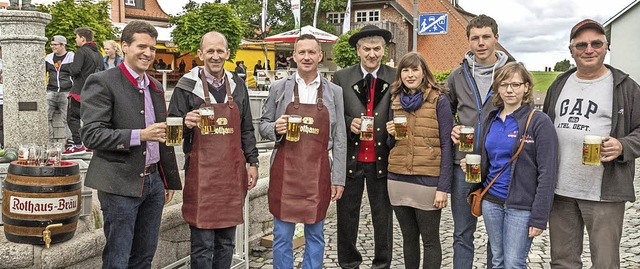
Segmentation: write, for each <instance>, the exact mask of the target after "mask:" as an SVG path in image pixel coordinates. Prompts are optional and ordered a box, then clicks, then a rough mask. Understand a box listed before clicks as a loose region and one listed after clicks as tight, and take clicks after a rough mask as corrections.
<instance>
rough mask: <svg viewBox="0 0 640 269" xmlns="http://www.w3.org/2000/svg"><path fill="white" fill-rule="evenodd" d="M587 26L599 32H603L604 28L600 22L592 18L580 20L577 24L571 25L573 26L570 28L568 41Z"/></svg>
mask: <svg viewBox="0 0 640 269" xmlns="http://www.w3.org/2000/svg"><path fill="white" fill-rule="evenodd" d="M587 28H591V29H595V30H597V31H598V32H600V33H601V34H603V35H604V34H605V30H604V27H602V24H600V23H599V22H597V21H594V20H592V19H586V20H583V21H581V22H579V23H578V24H576V25H575V26H573V28H571V35H570V36H569V41H571V39H573V38H574V37H576V35H577V34H578V33H579V32H580V31H582V30H584V29H587Z"/></svg>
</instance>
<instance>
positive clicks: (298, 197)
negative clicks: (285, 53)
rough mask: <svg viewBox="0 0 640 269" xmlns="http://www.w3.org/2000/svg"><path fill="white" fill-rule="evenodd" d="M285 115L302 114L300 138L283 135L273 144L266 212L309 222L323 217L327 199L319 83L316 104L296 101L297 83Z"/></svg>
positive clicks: (325, 115) (325, 116)
mask: <svg viewBox="0 0 640 269" xmlns="http://www.w3.org/2000/svg"><path fill="white" fill-rule="evenodd" d="M293 94H294V101H293V102H292V103H289V105H287V109H286V111H285V114H286V115H300V116H302V124H301V125H300V140H299V141H298V142H290V141H287V140H286V139H285V138H282V141H280V142H279V144H277V145H276V148H277V151H276V156H275V159H274V160H273V164H271V171H270V179H269V211H270V212H271V214H273V215H274V216H275V217H276V218H278V219H280V220H283V221H286V222H295V223H298V222H301V223H306V224H313V223H317V222H319V221H321V220H323V219H324V218H325V217H326V214H327V208H328V207H329V203H330V202H331V168H330V165H329V155H328V152H327V146H328V144H329V135H330V132H329V122H330V121H329V111H328V109H327V108H326V107H325V106H324V104H323V102H322V85H320V87H319V88H318V101H317V104H300V97H299V95H298V84H297V83H296V84H295V86H294V88H293Z"/></svg>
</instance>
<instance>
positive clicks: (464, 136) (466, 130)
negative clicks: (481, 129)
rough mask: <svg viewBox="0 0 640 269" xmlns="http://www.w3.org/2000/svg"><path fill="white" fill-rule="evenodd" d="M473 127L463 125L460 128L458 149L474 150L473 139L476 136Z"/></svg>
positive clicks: (463, 150)
mask: <svg viewBox="0 0 640 269" xmlns="http://www.w3.org/2000/svg"><path fill="white" fill-rule="evenodd" d="M474 131H475V130H474V129H473V127H467V126H462V128H461V129H460V144H458V150H459V151H461V152H473V139H474V137H475V136H476V135H475V133H474Z"/></svg>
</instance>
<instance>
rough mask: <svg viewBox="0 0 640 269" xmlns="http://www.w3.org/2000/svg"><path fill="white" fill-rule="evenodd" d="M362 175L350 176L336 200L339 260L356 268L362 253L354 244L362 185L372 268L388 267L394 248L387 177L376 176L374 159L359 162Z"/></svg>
mask: <svg viewBox="0 0 640 269" xmlns="http://www.w3.org/2000/svg"><path fill="white" fill-rule="evenodd" d="M359 165H360V167H361V168H362V170H363V172H364V173H363V175H362V176H360V177H356V178H349V179H347V181H346V185H345V186H344V193H342V198H341V199H340V200H338V201H337V204H336V205H337V211H338V212H337V215H338V264H339V265H340V267H342V268H358V266H360V264H361V263H362V255H361V254H360V252H359V251H358V248H357V239H358V224H359V223H360V206H361V204H362V194H363V192H364V188H365V185H366V187H367V195H368V196H369V197H368V198H369V205H370V207H371V221H372V222H373V243H374V257H373V261H372V262H371V268H390V267H391V255H392V252H393V246H392V244H393V211H392V209H391V202H389V192H388V190H387V179H386V178H378V176H377V175H378V174H377V169H376V163H359Z"/></svg>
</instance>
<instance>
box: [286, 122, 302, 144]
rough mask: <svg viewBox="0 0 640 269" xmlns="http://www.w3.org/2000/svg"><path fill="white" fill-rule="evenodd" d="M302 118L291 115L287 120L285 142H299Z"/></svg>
mask: <svg viewBox="0 0 640 269" xmlns="http://www.w3.org/2000/svg"><path fill="white" fill-rule="evenodd" d="M301 123H302V116H299V115H291V116H289V119H288V120H287V137H286V138H287V141H291V142H298V141H299V140H300V124H301Z"/></svg>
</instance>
